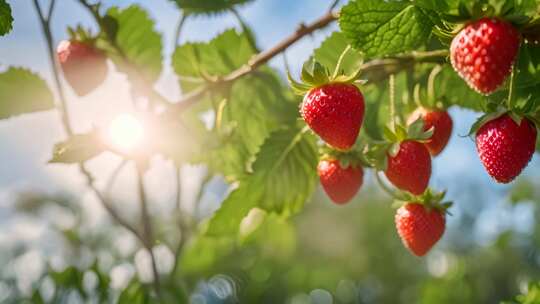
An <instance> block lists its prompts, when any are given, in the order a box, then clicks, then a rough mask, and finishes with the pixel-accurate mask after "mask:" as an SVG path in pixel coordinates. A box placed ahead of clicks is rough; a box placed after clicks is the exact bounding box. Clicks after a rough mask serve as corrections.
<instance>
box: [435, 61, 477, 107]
mask: <svg viewBox="0 0 540 304" xmlns="http://www.w3.org/2000/svg"><path fill="white" fill-rule="evenodd" d="M435 88H436V90H435V91H436V92H435V95H436V99H437V100H442V101H443V105H444V107H445V108H448V107H451V106H453V105H455V106H459V107H462V108H466V109H470V110H473V111H478V112H480V111H482V110H483V108H482V105H483V103H484V97H483V96H482V95H480V94H478V93H477V92H475V91H474V90H472V89H471V88H469V86H467V83H466V82H465V81H464V80H463V79H461V78H460V77H459V76H458V75H457V73H456V72H455V71H454V70H453V69H452V67H451V66H445V67H444V68H443V70H442V71H441V73H439V74H438V76H437V78H436V79H435Z"/></svg>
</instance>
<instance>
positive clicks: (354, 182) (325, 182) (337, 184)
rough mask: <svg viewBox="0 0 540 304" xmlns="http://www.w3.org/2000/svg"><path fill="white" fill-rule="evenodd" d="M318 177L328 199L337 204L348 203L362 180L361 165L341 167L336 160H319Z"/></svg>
mask: <svg viewBox="0 0 540 304" xmlns="http://www.w3.org/2000/svg"><path fill="white" fill-rule="evenodd" d="M317 172H318V174H319V179H320V181H321V184H322V186H323V189H324V191H325V192H326V194H328V196H329V197H330V199H331V200H332V201H333V202H334V203H336V204H338V205H342V204H346V203H348V202H349V201H350V200H351V199H352V198H353V197H354V196H355V195H356V193H357V192H358V190H359V189H360V187H361V186H362V183H363V181H364V171H363V169H362V167H361V166H353V165H349V166H348V167H346V168H343V167H342V166H341V164H340V163H339V161H338V160H334V159H332V160H321V161H320V162H319V165H318V166H317Z"/></svg>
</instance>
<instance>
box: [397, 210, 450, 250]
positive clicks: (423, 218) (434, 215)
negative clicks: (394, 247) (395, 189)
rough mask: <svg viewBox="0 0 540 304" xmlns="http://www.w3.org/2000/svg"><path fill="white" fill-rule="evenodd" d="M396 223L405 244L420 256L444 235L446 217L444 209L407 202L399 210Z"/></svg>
mask: <svg viewBox="0 0 540 304" xmlns="http://www.w3.org/2000/svg"><path fill="white" fill-rule="evenodd" d="M395 223H396V229H397V232H398V234H399V237H400V238H401V240H402V241H403V245H405V247H407V248H408V249H409V250H410V251H411V252H412V253H413V254H414V255H416V256H419V257H420V256H423V255H425V254H426V253H427V252H428V251H429V250H430V249H431V247H433V245H435V243H437V241H439V239H440V238H441V237H442V235H443V233H444V229H445V225H446V219H445V213H444V211H441V210H439V209H437V208H426V207H425V206H424V205H423V204H419V203H407V204H405V205H403V206H402V207H401V208H399V209H398V210H397V212H396V217H395Z"/></svg>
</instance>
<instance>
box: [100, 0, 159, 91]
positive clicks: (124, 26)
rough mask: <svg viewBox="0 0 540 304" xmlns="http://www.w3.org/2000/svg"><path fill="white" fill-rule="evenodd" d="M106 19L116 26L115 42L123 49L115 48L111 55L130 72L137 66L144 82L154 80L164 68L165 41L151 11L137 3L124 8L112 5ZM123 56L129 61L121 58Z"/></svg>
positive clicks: (124, 69)
mask: <svg viewBox="0 0 540 304" xmlns="http://www.w3.org/2000/svg"><path fill="white" fill-rule="evenodd" d="M105 18H107V19H106V20H108V23H109V24H113V25H114V26H112V27H113V28H114V29H115V31H114V39H115V43H116V45H117V46H118V48H119V49H120V50H121V54H117V53H115V52H114V51H111V53H110V54H109V55H110V57H111V58H112V59H113V61H114V62H115V64H116V65H117V66H118V68H119V70H121V71H122V72H125V73H127V74H128V75H130V74H132V73H131V70H132V69H136V70H137V71H138V73H141V74H142V75H143V78H144V79H142V80H143V81H146V82H155V81H156V80H157V79H158V77H159V75H160V74H161V70H162V64H163V63H162V61H163V55H162V41H161V35H160V34H159V33H158V32H157V31H156V30H155V29H154V25H155V22H154V21H153V20H152V19H151V18H150V16H149V15H148V13H147V12H146V11H145V10H144V9H142V8H141V7H139V6H137V5H131V6H129V7H127V8H125V9H119V8H118V7H111V8H110V9H109V10H108V11H107V14H106V16H105ZM106 49H110V47H108V48H106ZM124 56H125V58H126V59H127V61H128V63H127V64H126V62H125V61H124V60H123V59H122V58H123V57H124Z"/></svg>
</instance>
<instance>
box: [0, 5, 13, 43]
mask: <svg viewBox="0 0 540 304" xmlns="http://www.w3.org/2000/svg"><path fill="white" fill-rule="evenodd" d="M12 28H13V16H11V7H10V6H9V3H7V2H6V1H5V0H0V36H4V35H5V34H7V33H9V32H10V31H11V29H12Z"/></svg>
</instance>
